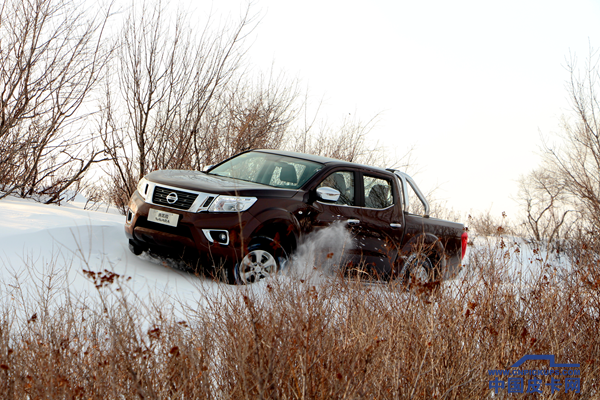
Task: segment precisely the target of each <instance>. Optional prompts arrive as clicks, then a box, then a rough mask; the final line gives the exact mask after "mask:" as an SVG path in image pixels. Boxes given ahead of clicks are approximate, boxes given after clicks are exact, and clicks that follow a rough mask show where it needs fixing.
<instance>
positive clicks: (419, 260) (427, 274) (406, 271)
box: [399, 253, 434, 283]
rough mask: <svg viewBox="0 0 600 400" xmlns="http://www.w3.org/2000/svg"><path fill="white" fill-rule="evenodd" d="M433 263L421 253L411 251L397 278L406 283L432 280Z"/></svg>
mask: <svg viewBox="0 0 600 400" xmlns="http://www.w3.org/2000/svg"><path fill="white" fill-rule="evenodd" d="M433 274H434V270H433V263H432V262H431V259H430V258H429V257H427V255H426V254H423V253H413V254H411V255H410V256H408V258H407V259H406V261H405V262H404V266H403V267H402V270H401V271H400V274H399V278H400V279H403V280H404V281H405V282H406V283H411V282H415V283H429V282H431V281H432V280H433Z"/></svg>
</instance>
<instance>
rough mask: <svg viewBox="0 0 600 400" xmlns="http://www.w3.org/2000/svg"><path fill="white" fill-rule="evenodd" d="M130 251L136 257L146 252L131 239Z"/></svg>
mask: <svg viewBox="0 0 600 400" xmlns="http://www.w3.org/2000/svg"><path fill="white" fill-rule="evenodd" d="M129 251H131V252H132V253H133V254H135V255H136V256H139V255H140V254H142V252H143V251H144V248H143V247H142V246H140V245H138V244H137V243H135V242H134V241H133V240H131V239H129Z"/></svg>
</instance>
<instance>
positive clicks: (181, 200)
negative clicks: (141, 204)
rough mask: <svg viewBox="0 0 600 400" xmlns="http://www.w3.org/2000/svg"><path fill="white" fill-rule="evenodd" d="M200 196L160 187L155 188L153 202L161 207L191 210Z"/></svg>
mask: <svg viewBox="0 0 600 400" xmlns="http://www.w3.org/2000/svg"><path fill="white" fill-rule="evenodd" d="M196 197H198V194H196V193H189V192H183V191H181V190H173V189H167V188H164V187H160V186H155V187H154V194H153V195H152V202H153V203H154V204H159V205H161V206H166V207H173V208H178V209H180V210H189V208H190V207H191V206H192V204H193V203H194V200H196ZM175 199H176V200H175Z"/></svg>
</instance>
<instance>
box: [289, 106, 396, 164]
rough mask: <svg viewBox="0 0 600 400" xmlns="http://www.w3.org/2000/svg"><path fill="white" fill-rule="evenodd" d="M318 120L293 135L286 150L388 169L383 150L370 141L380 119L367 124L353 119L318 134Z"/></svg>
mask: <svg viewBox="0 0 600 400" xmlns="http://www.w3.org/2000/svg"><path fill="white" fill-rule="evenodd" d="M315 118H316V115H315V117H314V118H313V119H312V120H311V122H310V123H305V126H304V128H303V129H299V130H298V131H297V132H296V133H293V134H290V137H289V140H288V143H287V145H286V146H285V148H286V149H287V150H291V151H298V152H301V153H310V154H316V155H319V156H324V157H331V158H336V159H339V160H344V161H350V162H357V163H363V164H370V165H380V166H382V167H384V166H386V165H385V164H386V158H385V157H384V150H383V148H382V147H380V146H379V145H378V144H377V143H375V144H373V145H370V144H369V143H368V141H367V137H368V134H369V132H371V130H372V129H373V126H374V125H375V123H376V120H377V116H375V117H374V118H372V119H371V120H369V121H368V122H366V123H364V122H362V121H360V120H357V119H354V118H345V119H344V120H343V121H342V124H341V126H340V127H338V128H332V127H331V126H330V125H326V124H322V125H321V126H320V129H319V131H318V132H315V129H316V128H315V127H314V124H315V122H314V121H315Z"/></svg>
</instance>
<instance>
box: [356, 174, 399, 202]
mask: <svg viewBox="0 0 600 400" xmlns="http://www.w3.org/2000/svg"><path fill="white" fill-rule="evenodd" d="M363 182H364V189H365V192H364V194H365V207H367V208H388V207H390V206H392V205H393V204H394V194H393V191H392V187H393V186H392V184H391V182H390V181H389V180H387V179H384V178H379V177H375V176H370V175H364V179H363Z"/></svg>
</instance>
